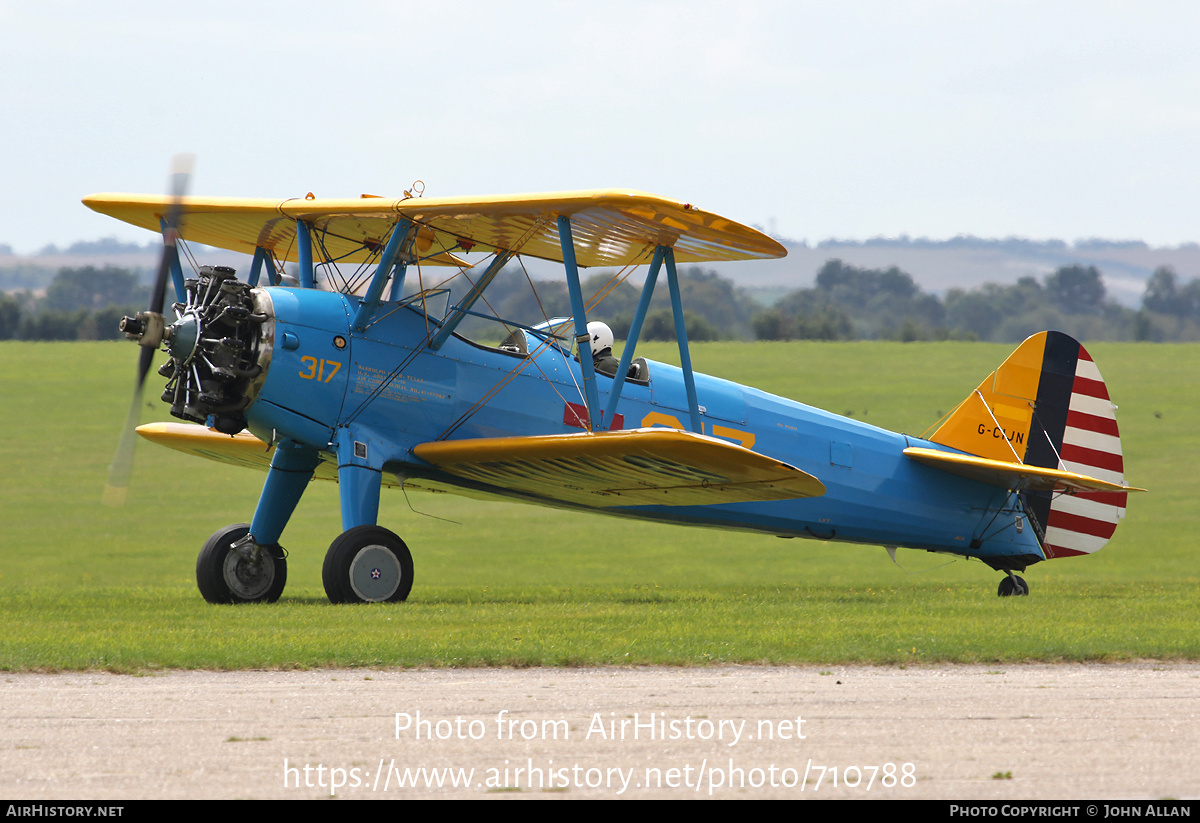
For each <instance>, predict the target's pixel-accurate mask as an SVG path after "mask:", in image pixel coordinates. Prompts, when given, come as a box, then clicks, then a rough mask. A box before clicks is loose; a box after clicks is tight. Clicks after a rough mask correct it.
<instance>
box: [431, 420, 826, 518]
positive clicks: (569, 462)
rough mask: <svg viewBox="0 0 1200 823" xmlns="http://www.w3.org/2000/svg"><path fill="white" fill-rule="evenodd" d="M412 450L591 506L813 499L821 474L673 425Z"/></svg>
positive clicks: (461, 470)
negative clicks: (672, 426) (663, 427)
mask: <svg viewBox="0 0 1200 823" xmlns="http://www.w3.org/2000/svg"><path fill="white" fill-rule="evenodd" d="M413 453H414V454H416V456H417V457H419V458H421V459H422V460H426V461H428V462H430V463H432V464H434V465H435V466H438V467H439V468H441V469H442V470H444V471H446V472H448V473H449V474H452V475H454V476H456V477H461V478H464V479H467V480H472V481H475V482H478V483H482V484H485V485H487V486H492V487H497V488H501V489H508V490H511V491H515V492H519V493H522V494H525V495H533V496H536V497H540V498H543V499H546V500H552V501H558V502H564V503H570V504H575V505H584V506H589V507H597V508H611V507H616V506H648V505H658V506H705V505H712V504H718V503H747V502H751V501H762V500H789V499H794V498H799V497H817V496H819V495H822V494H824V493H825V486H824V485H823V484H822V483H821V481H820V480H818V479H817V478H815V477H813V476H812V475H810V474H807V473H806V472H803V471H800V470H799V469H797V468H795V467H793V466H789V465H788V464H786V463H781V462H780V461H778V460H775V459H772V458H770V457H766V456H765V455H761V454H758V453H757V452H753V451H750V450H749V449H746V448H743V447H741V446H737V445H734V444H732V443H729V442H726V441H724V440H718V439H717V438H714V437H707V436H705V435H700V434H693V433H691V432H683V431H677V430H674V429H661V428H654V429H633V430H626V431H614V432H600V433H588V432H582V433H579V434H562V435H546V436H539V437H497V438H486V439H478V440H446V441H437V442H430V443H421V444H420V445H418V446H416V447H415V448H414V449H413Z"/></svg>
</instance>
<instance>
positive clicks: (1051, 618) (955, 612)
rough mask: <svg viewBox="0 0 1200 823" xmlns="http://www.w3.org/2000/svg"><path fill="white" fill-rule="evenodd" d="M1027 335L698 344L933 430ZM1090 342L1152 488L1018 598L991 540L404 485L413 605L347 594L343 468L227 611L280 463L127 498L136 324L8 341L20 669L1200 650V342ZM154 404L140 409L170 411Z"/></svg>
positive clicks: (739, 370) (1005, 657) (816, 396)
mask: <svg viewBox="0 0 1200 823" xmlns="http://www.w3.org/2000/svg"><path fill="white" fill-rule="evenodd" d="M672 349H673V347H671V346H665V345H658V346H650V345H646V346H644V347H642V348H640V349H639V354H645V355H646V356H649V357H652V358H656V359H662V360H670V359H672V355H673V351H672ZM1010 349H1011V347H1008V346H997V345H991V344H973V343H912V344H896V343H845V344H822V343H779V344H767V343H759V344H745V343H714V344H704V345H696V346H695V347H694V348H693V360H694V362H695V364H696V367H697V368H698V369H701V370H703V371H707V372H709V373H713V374H717V375H722V376H730V377H735V378H736V379H738V380H739V381H740V382H743V383H746V384H748V385H753V386H758V387H760V388H763V389H766V390H769V391H775V392H777V393H779V394H784V395H787V396H790V397H794V398H796V399H799V400H803V401H805V402H808V403H811V404H813V405H816V406H820V407H822V408H826V409H829V410H831V411H835V412H838V413H841V414H846V413H851V414H853V415H854V416H855V417H857V418H858V419H862V420H866V421H868V422H871V423H875V424H877V425H881V426H885V427H887V428H891V429H896V430H900V431H907V432H910V433H914V434H919V433H920V432H921V431H923V430H924V429H925V428H926V426H927V425H929V424H930V423H932V422H933V421H934V420H936V419H937V418H938V417H939V416H940V415H941V414H943V413H945V412H946V411H949V410H950V409H951V408H952V407H953V406H954V405H955V404H956V403H957V402H958V401H959V400H961V399H962V397H964V396H965V395H966V394H967V392H969V391H970V390H971V389H972V388H974V386H975V385H976V384H977V383H978V382H979V380H980V379H982V377H983V376H984V375H985V374H986V373H987V372H988V371H990V370H991V369H992V368H994V367H995V366H996V365H998V364H999V362H1000V361H1001V360H1002V359H1003V358H1004V357H1005V356H1006V355H1007V354H1008V352H1009V350H1010ZM1089 350H1090V351H1091V352H1092V354H1093V356H1094V357H1095V358H1096V361H1097V363H1098V364H1099V366H1100V369H1101V371H1102V373H1103V374H1104V376H1105V378H1106V380H1107V382H1108V386H1109V390H1110V392H1111V394H1112V396H1113V398H1114V400H1115V402H1117V403H1118V404H1120V406H1121V409H1120V411H1119V412H1118V418H1119V421H1120V424H1121V431H1122V441H1123V445H1124V449H1125V455H1126V473H1127V477H1128V478H1129V480H1130V482H1133V483H1135V484H1137V485H1143V486H1146V487H1148V488H1149V489H1150V490H1151V491H1150V493H1149V494H1145V495H1139V496H1136V497H1134V498H1132V499H1131V503H1130V507H1129V516H1128V518H1127V519H1126V521H1125V522H1124V523H1123V524H1122V526H1121V527H1120V528H1119V529H1118V531H1117V534H1116V537H1115V538H1114V540H1113V542H1112V543H1110V544H1109V546H1108V547H1106V548H1105V550H1104V551H1102V552H1100V553H1099V554H1096V555H1094V556H1091V557H1085V558H1072V559H1066V560H1059V561H1052V562H1049V563H1043V564H1039V565H1038V566H1035V567H1033V568H1031V569H1030V570H1029V572H1028V573H1027V574H1026V575H1025V576H1026V578H1027V579H1028V580H1029V582H1030V585H1031V588H1032V595H1031V596H1030V597H1028V598H1005V599H1000V598H997V597H996V596H995V587H996V583H997V582H998V579H999V576H998V575H997V574H996V573H995V572H993V571H991V570H990V569H988V568H987V567H986V566H983V565H982V564H980V563H976V562H966V561H961V560H959V561H950V559H949V558H946V557H942V556H939V555H932V554H927V553H923V552H912V551H901V552H899V553H898V555H897V559H898V561H899V562H900V565H901V567H902V568H898V567H897V566H895V565H893V564H892V563H891V561H890V560H889V559H888V557H887V555H886V554H885V553H884V551H883V550H882V549H881V548H877V547H864V546H848V545H838V544H831V543H818V542H814V541H801V540H779V539H777V538H773V537H765V536H757V535H744V534H735V533H727V532H719V531H713V530H704V529H694V528H683V527H673V526H659V525H655V524H646V523H638V522H635V521H629V520H623V519H617V518H604V517H600V516H597V515H585V514H575V513H568V512H562V511H558V510H552V509H543V508H537V507H531V506H523V505H516V504H503V503H480V502H476V501H472V500H469V499H467V498H459V497H451V496H445V495H436V496H431V495H415V494H414V495H411V496H409V497H408V498H406V496H405V495H404V494H401V493H395V492H393V493H390V494H385V495H384V501H383V506H382V510H381V514H380V522H381V523H383V524H384V525H387V526H389V527H390V528H392V529H393V530H395V531H396V532H398V533H399V534H401V535H402V536H403V537H404V539H405V540H406V542H407V543H408V544H409V547H410V548H411V549H412V551H413V555H414V558H415V561H416V585H415V587H414V589H413V593H412V596H411V597H410V600H409V602H408V603H406V604H403V605H399V606H387V605H377V606H365V607H346V606H338V607H335V606H332V605H330V604H328V603H327V602H326V600H325V597H324V592H323V590H322V587H321V577H320V569H321V563H322V560H323V558H324V553H325V549H326V548H327V547H328V544H329V542H330V541H331V540H332V539H333V537H334V536H336V534H337V533H338V531H339V530H340V522H339V520H340V518H339V513H338V505H337V496H336V491H337V490H336V486H334V485H333V484H327V483H323V484H314V485H313V487H312V488H311V489H310V490H309V493H308V494H307V495H306V497H305V499H304V501H303V502H302V503H301V506H300V508H299V510H298V511H297V513H296V515H295V517H294V518H293V521H292V523H291V524H290V525H289V527H288V530H287V531H286V532H285V534H284V539H283V543H284V545H285V546H286V547H287V548H288V549H289V551H290V552H291V554H290V557H289V567H288V577H289V582H288V588H287V591H286V592H285V593H284V596H283V599H282V600H281V601H280V602H279V603H277V604H274V605H262V606H251V607H215V606H210V605H208V604H206V603H205V602H204V601H203V600H202V599H201V598H200V596H199V594H198V593H197V592H196V590H195V582H194V577H193V574H194V564H195V556H196V552H197V551H198V550H199V547H200V545H201V544H202V543H203V541H204V539H205V538H206V537H207V536H208V535H209V534H210V533H211V532H213V531H214V530H216V529H217V528H219V527H221V526H224V525H226V524H228V523H235V522H245V521H247V520H248V519H249V517H250V515H251V514H252V512H253V508H254V504H255V501H256V500H257V496H258V491H259V489H260V488H261V484H262V480H263V477H264V475H262V474H258V473H255V472H251V471H247V470H241V469H234V468H227V467H223V466H219V465H217V464H213V463H208V462H205V461H197V460H194V459H189V458H187V457H185V456H183V455H178V454H176V453H173V452H169V451H167V450H163V449H155V448H153V447H151V446H149V445H148V444H143V446H141V447H140V448H139V452H138V464H137V468H136V470H135V473H134V478H133V485H132V488H131V491H130V496H129V501H128V504H127V505H126V507H125V508H123V509H110V508H106V507H103V506H101V505H100V504H99V498H100V492H101V489H102V487H103V484H104V478H105V475H106V471H107V464H108V461H109V460H110V459H111V456H112V451H113V449H114V447H115V445H116V436H117V433H118V429H119V427H120V425H121V421H122V419H123V417H124V414H125V411H126V409H127V402H128V393H129V391H130V389H131V388H132V380H133V372H134V362H135V359H136V357H135V352H134V349H133V347H132V346H128V345H122V344H116V343H113V344H104V343H97V344H84V343H67V344H51V343H42V344H29V343H0V415H2V417H0V419H3V420H4V421H5V422H6V423H8V431H7V434H6V435H5V436H4V438H3V440H0V443H2V444H3V445H2V446H0V448H2V450H3V454H2V456H3V458H4V465H5V468H6V471H5V472H4V473H3V475H0V501H2V502H0V506H2V507H3V508H2V509H0V511H2V512H3V514H2V515H0V518H2V521H0V522H2V525H3V531H2V532H0V534H2V535H3V536H2V537H0V620H3V625H4V630H3V632H0V669H5V670H17V671H20V670H57V669H88V668H102V669H110V670H114V671H143V670H153V669H157V668H177V667H182V668H251V667H253V668H257V667H281V668H292V667H320V666H393V665H397V666H414V665H444V666H473V665H511V666H524V665H592V664H672V665H700V664H705V663H710V662H760V661H761V662H775V663H822V664H824V663H838V662H864V663H888V664H897V663H900V664H907V663H922V662H942V661H969V662H985V661H1006V662H1012V661H1020V660H1127V659H1136V658H1162V659H1197V658H1200V633H1197V632H1195V629H1194V627H1195V626H1196V625H1197V622H1198V621H1197V618H1198V617H1200V609H1198V608H1197V605H1196V597H1195V592H1196V589H1197V584H1198V582H1200V580H1198V578H1200V574H1198V572H1197V563H1196V561H1195V559H1194V550H1193V545H1192V544H1193V540H1194V536H1195V535H1196V534H1197V525H1198V523H1197V520H1198V517H1200V516H1198V515H1197V507H1196V506H1195V503H1194V501H1195V500H1196V499H1197V496H1198V493H1200V488H1198V486H1200V472H1197V471H1196V469H1195V465H1196V462H1197V457H1200V435H1198V434H1197V433H1196V431H1195V409H1197V408H1198V407H1200V385H1198V383H1197V381H1196V375H1197V374H1200V346H1196V345H1149V344H1095V345H1092V346H1089ZM158 382H159V380H158V378H156V377H153V376H152V378H151V386H150V387H148V391H147V396H148V397H151V396H153V395H155V394H157V391H158V388H157V383H158ZM153 405H154V408H153V409H151V408H147V409H146V410H145V414H144V416H143V421H144V422H145V421H149V420H151V419H166V418H165V409H164V408H163V407H162V405H161V404H159V403H158V402H157V401H156V400H155V401H154V404H153ZM410 503H411V507H410ZM430 515H431V516H430ZM447 520H450V521H454V522H446V521H447Z"/></svg>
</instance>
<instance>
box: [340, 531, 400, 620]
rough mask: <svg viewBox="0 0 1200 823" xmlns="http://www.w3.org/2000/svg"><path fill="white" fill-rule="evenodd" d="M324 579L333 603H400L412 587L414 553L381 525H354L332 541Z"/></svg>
mask: <svg viewBox="0 0 1200 823" xmlns="http://www.w3.org/2000/svg"><path fill="white" fill-rule="evenodd" d="M321 580H322V582H323V583H324V584H325V594H326V595H327V596H328V597H329V600H330V602H331V603H401V602H403V601H404V600H406V599H407V598H408V593H409V592H410V591H412V584H413V561H412V554H410V553H409V551H408V546H406V545H404V541H403V540H401V539H400V538H399V537H397V536H396V535H395V534H393V533H392V532H390V531H388V530H387V529H385V528H383V527H382V526H355V527H354V528H353V529H348V530H347V531H344V532H342V533H341V534H340V535H338V537H337V539H336V540H334V541H333V543H332V545H330V547H329V552H328V553H327V554H326V555H325V565H324V567H323V568H322V569H321Z"/></svg>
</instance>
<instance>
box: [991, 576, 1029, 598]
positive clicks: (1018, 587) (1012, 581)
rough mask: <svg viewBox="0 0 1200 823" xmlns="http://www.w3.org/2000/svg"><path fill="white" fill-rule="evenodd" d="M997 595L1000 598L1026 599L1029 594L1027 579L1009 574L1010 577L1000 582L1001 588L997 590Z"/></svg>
mask: <svg viewBox="0 0 1200 823" xmlns="http://www.w3.org/2000/svg"><path fill="white" fill-rule="evenodd" d="M996 594H997V595H998V596H999V597H1013V596H1017V597H1024V596H1026V595H1028V594H1029V584H1028V583H1026V582H1025V578H1023V577H1017V576H1016V575H1015V574H1013V573H1012V572H1009V573H1008V576H1007V577H1005V578H1004V579H1002V580H1001V581H1000V588H998V589H996Z"/></svg>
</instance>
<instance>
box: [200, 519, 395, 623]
mask: <svg viewBox="0 0 1200 823" xmlns="http://www.w3.org/2000/svg"><path fill="white" fill-rule="evenodd" d="M249 535H250V527H249V526H248V525H246V524H245V523H239V524H237V525H234V526H226V527H225V528H223V529H221V530H220V531H218V532H217V533H216V534H214V535H213V536H212V537H210V538H208V542H207V543H205V544H204V548H203V549H201V550H200V556H199V557H198V558H197V559H196V585H197V586H198V587H199V588H200V594H202V595H204V599H205V600H207V601H208V602H209V603H274V602H275V601H276V600H278V599H279V596H280V595H281V594H283V587H284V586H285V585H286V584H287V559H286V558H285V556H284V552H283V549H282V548H280V547H279V546H259V545H258V544H256V543H255V542H254V541H253V540H250V539H249ZM321 578H322V581H323V582H324V584H325V594H326V595H328V596H329V600H330V601H331V602H333V603H383V602H386V603H400V602H403V601H404V600H406V599H407V598H408V594H409V592H411V591H412V585H413V560H412V554H411V553H410V552H409V551H408V546H406V545H404V541H403V540H401V539H400V538H399V537H397V536H396V535H395V534H393V533H392V532H390V531H388V530H387V529H385V528H383V527H382V526H356V527H354V528H352V529H349V530H347V531H345V532H342V534H341V535H340V536H339V537H338V538H337V539H336V540H334V541H333V545H331V546H330V547H329V553H328V554H326V555H325V566H324V568H323V569H322V570H321Z"/></svg>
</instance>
